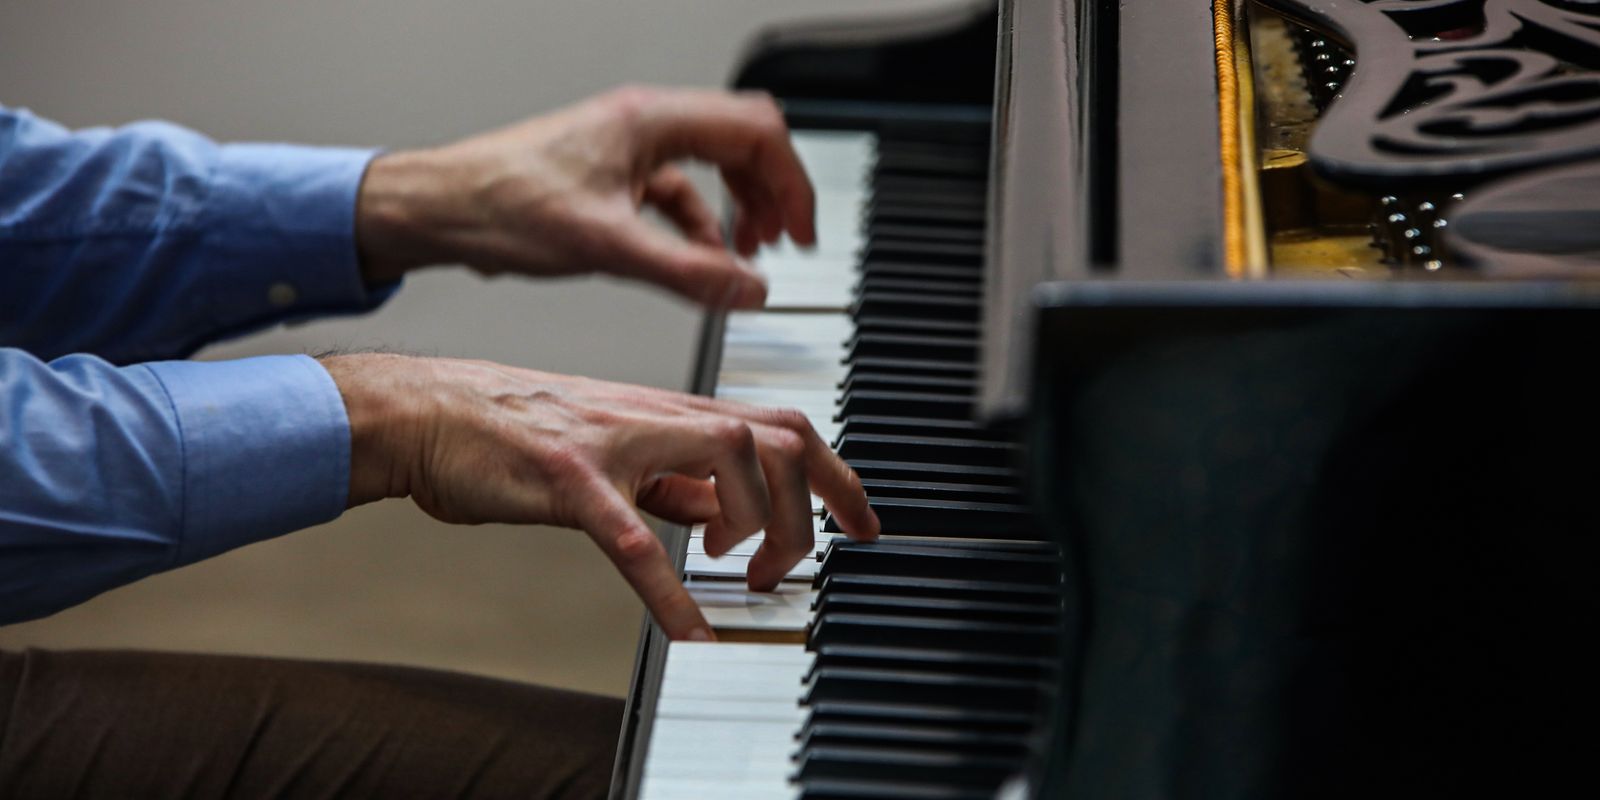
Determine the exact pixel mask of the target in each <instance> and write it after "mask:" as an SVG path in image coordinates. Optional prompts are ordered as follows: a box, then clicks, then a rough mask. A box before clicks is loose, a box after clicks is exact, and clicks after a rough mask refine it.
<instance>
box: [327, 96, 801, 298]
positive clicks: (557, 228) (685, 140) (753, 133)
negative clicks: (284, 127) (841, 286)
mask: <svg viewBox="0 0 1600 800" xmlns="http://www.w3.org/2000/svg"><path fill="white" fill-rule="evenodd" d="M683 159H697V160H701V161H706V162H710V163H711V164H714V165H715V166H716V167H717V168H718V169H719V170H720V171H721V173H722V177H723V180H724V181H725V182H726V183H727V185H728V188H729V190H730V192H731V194H732V195H733V198H734V200H735V202H736V203H737V204H738V214H737V221H736V223H735V225H734V244H735V248H736V249H737V251H738V252H739V253H740V254H743V255H744V256H747V257H748V256H750V255H752V254H753V253H754V252H755V250H756V248H757V247H758V246H759V245H760V244H761V243H762V242H768V243H771V242H776V241H777V240H778V237H779V236H780V235H782V234H783V233H785V232H787V233H788V235H789V236H790V237H791V238H792V239H794V241H795V242H796V243H797V244H800V245H811V244H813V243H814V242H815V241H816V230H815V226H814V221H813V214H814V204H815V199H814V197H813V194H812V189H811V184H810V181H809V180H808V179H807V178H806V174H805V170H804V168H803V167H802V166H801V165H800V160H799V158H798V157H797V156H796V155H795V152H794V149H793V147H791V146H790V144H789V136H788V129H787V127H786V125H785V123H784V120H783V115H782V113H781V112H780V111H779V110H778V107H777V105H776V104H775V103H774V102H773V100H772V98H770V97H768V96H766V95H763V94H730V93H727V92H720V91H706V90H664V89H647V88H632V87H630V88H623V89H618V90H615V91H612V92H609V93H607V94H604V95H601V96H599V97H596V98H593V99H590V100H587V101H585V102H582V103H578V104H577V105H574V106H571V107H569V108H566V109H563V110H560V111H556V112H554V113H551V114H548V115H545V116H540V117H535V118H533V119H530V120H527V121H525V122H522V123H519V124H516V125H513V126H511V127H508V128H504V129H502V130H498V131H493V132H491V133H486V134H483V135H480V136H476V137H472V138H469V139H465V140H462V141H460V142H456V143H454V144H450V145H446V146H444V147H439V148H435V149H428V150H416V151H401V152H396V153H390V154H386V155H382V156H379V157H378V158H376V159H374V161H373V162H372V164H371V166H370V167H369V168H368V172H367V176H366V178H365V180H364V181H363V183H362V186H361V191H360V198H359V200H358V204H357V217H356V232H357V240H358V242H359V246H360V250H361V256H362V261H363V270H364V272H365V277H366V278H367V279H368V281H370V282H374V283H377V282H384V281H387V280H392V279H395V278H398V277H399V276H400V275H401V274H402V273H404V272H406V271H407V270H410V269H412V268H415V267H419V266H424V265H427V264H439V263H464V264H467V265H468V266H470V267H472V268H474V269H476V270H477V271H479V272H482V273H486V274H494V273H502V272H514V273H521V274H524V275H571V274H576V273H581V272H589V271H603V272H610V273H614V274H617V275H622V276H626V277H631V278H636V279H640V280H645V281H648V282H651V283H654V284H657V285H660V286H662V287H665V288H667V289H669V290H671V291H674V292H677V293H678V294H680V295H683V296H684V297H687V298H689V299H691V300H693V301H696V302H698V303H701V304H703V305H707V306H716V307H731V308H755V307H759V306H760V305H761V304H762V303H763V302H764V301H765V299H766V286H765V283H764V282H763V281H762V280H761V278H760V276H759V275H757V274H756V273H755V272H754V271H753V270H751V269H750V268H749V266H748V265H746V264H745V263H744V262H743V261H742V260H741V259H739V258H738V257H736V256H735V255H734V254H733V253H730V252H728V250H727V248H726V245H725V243H724V242H723V238H722V234H721V232H720V229H719V226H718V224H717V219H716V217H715V216H714V215H713V213H712V212H711V209H710V207H709V206H708V205H707V204H706V202H705V200H704V199H703V198H701V197H700V195H699V193H698V192H696V191H695V189H694V187H693V186H692V185H691V184H690V182H689V179H688V178H687V177H686V176H685V175H684V173H683V172H682V171H681V170H680V169H679V168H678V167H677V166H675V165H674V162H677V161H680V160H683ZM646 204H648V205H650V206H653V207H654V208H656V209H657V210H658V211H660V212H661V213H662V214H664V215H665V216H666V217H667V218H668V219H670V220H671V221H672V222H673V223H674V224H675V225H676V226H677V227H678V229H679V230H680V231H681V232H682V234H683V235H682V236H681V237H679V236H674V235H673V234H671V233H669V232H667V231H664V230H661V229H660V228H658V227H656V226H654V225H651V224H650V223H649V222H648V221H647V220H645V219H644V218H643V217H641V216H640V213H639V211H640V208H641V207H642V206H643V205H646Z"/></svg>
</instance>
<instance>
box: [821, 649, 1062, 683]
mask: <svg viewBox="0 0 1600 800" xmlns="http://www.w3.org/2000/svg"><path fill="white" fill-rule="evenodd" d="M823 667H870V668H878V669H898V670H908V671H912V672H939V673H943V674H947V675H956V674H960V675H979V676H984V677H991V678H1019V679H1022V680H1031V681H1042V680H1053V679H1054V676H1055V675H1056V674H1057V670H1058V669H1059V665H1058V664H1057V662H1056V660H1055V659H1053V658H1044V657H1035V658H1022V657H1018V656H1015V655H1000V654H997V653H972V652H963V651H960V650H933V649H925V648H909V647H880V646H876V645H859V644H854V645H852V644H833V645H827V646H825V647H820V648H818V649H817V656H816V658H815V659H813V660H812V664H811V667H810V669H809V670H808V671H807V673H806V676H805V678H804V680H803V682H804V683H810V682H811V678H812V676H813V675H815V674H816V671H817V670H819V669H822V668H823Z"/></svg>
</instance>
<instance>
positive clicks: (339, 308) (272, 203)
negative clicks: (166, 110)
mask: <svg viewBox="0 0 1600 800" xmlns="http://www.w3.org/2000/svg"><path fill="white" fill-rule="evenodd" d="M221 151H222V154H221V158H220V160H219V162H218V165H217V169H216V173H215V174H214V175H213V177H212V185H211V196H210V201H209V203H208V204H207V214H208V215H209V219H208V220H207V222H206V224H205V230H206V231H207V233H206V242H205V247H206V249H207V251H208V254H207V255H208V257H207V259H206V260H207V263H210V264H214V265H216V266H215V268H216V271H217V274H216V277H217V280H216V281H215V282H214V283H211V286H212V287H214V288H213V291H212V292H208V293H207V294H208V295H210V296H209V297H208V302H209V303H211V304H212V308H213V313H214V314H216V315H217V318H216V319H215V323H216V324H217V326H218V327H219V328H220V329H223V330H227V329H230V328H234V327H239V326H245V327H248V326H252V325H256V324H259V323H260V322H262V321H264V320H278V319H286V318H294V317H301V316H310V315H315V314H326V313H330V312H333V313H338V312H363V311H369V310H371V309H373V308H375V307H377V306H378V305H380V304H382V303H383V302H384V301H385V300H387V299H388V298H389V296H390V295H392V294H393V293H394V291H395V289H396V287H397V286H398V283H391V284H387V285H384V286H380V287H368V286H367V285H366V284H365V283H364V282H363V280H362V278H361V262H360V258H359V256H358V254H357V251H356V234H355V223H356V199H357V195H358V193H359V191H360V189H361V180H362V177H363V176H364V175H365V174H366V170H367V166H368V164H370V163H371V161H372V159H373V157H374V156H375V155H376V154H377V151H375V150H363V149H348V148H337V147H305V146H300V145H288V144H229V145H224V146H222V148H221Z"/></svg>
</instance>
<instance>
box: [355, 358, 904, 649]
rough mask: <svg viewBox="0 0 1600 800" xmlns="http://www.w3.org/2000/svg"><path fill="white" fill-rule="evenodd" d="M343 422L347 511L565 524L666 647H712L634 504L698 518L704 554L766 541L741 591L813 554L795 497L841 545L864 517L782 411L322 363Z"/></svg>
mask: <svg viewBox="0 0 1600 800" xmlns="http://www.w3.org/2000/svg"><path fill="white" fill-rule="evenodd" d="M323 366H325V367H326V368H327V370H328V373H329V374H330V375H332V376H333V379H334V382H335V383H337V384H338V386H339V391H340V393H341V394H342V395H343V397H344V401H345V407H346V409H347V411H348V414H349V417H350V428H351V459H350V460H351V468H350V501H349V504H350V505H351V506H355V505H359V504H361V503H366V502H370V501H373V500H378V499H381V498H384V497H405V496H410V497H411V498H412V499H413V500H414V501H415V502H416V504H417V505H418V506H420V507H421V508H422V509H423V510H424V511H426V512H427V513H428V514H430V515H432V516H434V517H436V518H438V519H441V520H444V521H446V522H454V523H467V524H472V523H483V522H506V523H521V524H534V523H544V524H551V525H558V526H562V527H569V528H581V529H582V530H584V531H586V532H587V533H588V534H589V536H590V538H592V539H593V540H594V542H595V543H596V544H598V545H599V546H600V549H601V550H602V551H604V552H605V554H606V555H607V557H609V558H610V559H611V561H612V563H614V564H615V565H616V567H617V569H618V570H619V571H620V572H621V573H622V575H623V577H624V578H626V579H627V581H628V583H629V584H631V585H632V587H633V589H634V591H635V592H637V593H638V595H639V597H640V598H641V599H642V600H643V601H644V603H645V605H646V607H648V608H649V610H650V613H651V614H652V615H654V617H655V619H656V621H657V622H658V623H660V625H661V627H662V629H663V630H665V631H666V632H667V634H668V635H669V636H671V637H672V638H674V639H705V640H709V639H711V638H712V634H711V630H710V628H709V626H707V624H706V621H705V617H704V616H703V615H701V613H700V609H699V607H698V606H697V605H696V604H695V602H694V600H693V599H692V598H691V597H690V596H689V593H688V591H687V590H685V589H684V587H683V584H682V583H681V582H680V581H679V580H678V575H677V573H676V571H675V570H674V569H673V568H672V563H671V561H670V559H668V557H667V553H666V550H665V548H663V547H662V545H661V542H660V540H659V539H658V538H657V537H656V535H655V534H654V533H653V532H652V531H651V530H650V528H649V527H648V526H647V525H646V524H645V523H644V521H643V519H641V518H640V516H639V513H638V511H639V509H643V510H645V511H648V512H650V513H652V514H656V515H657V516H660V517H662V518H664V519H668V520H671V521H674V522H681V523H685V524H698V523H705V525H706V551H707V553H709V554H711V555H720V554H723V553H726V552H728V550H730V549H732V547H733V546H734V545H735V544H737V543H738V542H740V541H742V540H744V539H746V538H748V537H749V536H750V535H751V534H753V533H755V532H757V531H759V530H765V531H766V539H765V541H764V542H763V543H762V545H761V546H760V547H759V548H758V549H757V550H756V554H755V556H754V557H753V558H752V559H751V560H750V572H749V576H748V578H749V585H750V587H751V588H752V589H754V590H757V591H768V590H771V589H772V588H774V587H775V586H777V584H778V581H780V580H781V579H782V578H783V576H784V575H785V574H786V573H787V572H788V571H789V569H790V568H792V567H793V566H794V565H795V564H796V563H798V562H799V561H800V559H801V558H804V557H806V556H808V555H810V554H811V553H812V552H813V548H814V538H813V531H812V525H811V499H810V493H811V492H815V493H816V494H817V495H818V496H820V497H822V499H823V501H824V502H825V503H826V504H827V506H828V508H829V510H830V511H831V512H832V513H833V514H834V516H835V517H836V518H837V519H838V520H839V522H840V525H841V526H842V527H843V528H844V529H845V531H846V533H847V534H848V535H850V536H851V537H852V538H855V539H858V540H862V541H870V540H872V539H875V538H876V537H877V535H878V519H877V516H876V515H875V514H874V513H873V512H872V509H871V507H869V506H868V504H867V498H866V494H865V493H864V492H863V491H862V488H861V481H860V479H859V478H858V477H857V476H856V474H855V472H854V471H853V470H851V469H850V467H849V466H848V465H846V464H845V463H844V462H843V461H842V460H840V459H839V457H838V456H837V455H835V454H834V453H833V451H832V450H831V449H829V447H828V446H827V445H826V444H825V443H824V442H823V441H822V439H821V438H820V437H819V436H818V435H817V433H816V431H815V430H813V429H812V427H811V424H810V423H809V422H807V421H806V419H805V417H804V416H803V415H801V414H800V413H798V412H795V411H788V410H780V409H769V408H760V407H756V406H747V405H743V404H738V403H732V402H728V401H723V400H715V399H712V398H706V397H696V396H693V395H686V394H680V393H677V392H669V391H665V390H661V389H651V388H646V387H641V386H629V385H625V384H617V383H609V382H606V381H598V380H591V379H587V378H578V377H570V376H564V375H553V374H549V373H543V372H535V371H532V370H525V369H517V368H514V367H507V366H503V365H499V364H494V363H490V362H484V361H457V360H449V359H432V358H412V357H407V356H397V355H376V354H373V355H349V356H332V357H328V358H325V359H323Z"/></svg>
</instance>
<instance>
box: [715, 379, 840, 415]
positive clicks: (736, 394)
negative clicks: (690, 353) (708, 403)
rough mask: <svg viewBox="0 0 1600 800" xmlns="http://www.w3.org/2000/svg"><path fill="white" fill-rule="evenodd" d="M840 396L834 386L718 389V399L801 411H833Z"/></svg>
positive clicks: (723, 387) (731, 385) (731, 387)
mask: <svg viewBox="0 0 1600 800" xmlns="http://www.w3.org/2000/svg"><path fill="white" fill-rule="evenodd" d="M838 395H839V389H838V388H837V387H834V386H825V387H819V388H815V389H809V388H799V389H797V388H774V387H768V386H740V385H738V384H729V385H726V386H718V387H717V396H718V397H726V398H728V399H730V400H739V401H741V402H748V403H751V404H752V405H766V406H772V405H778V406H790V407H793V408H801V409H808V408H809V409H818V410H825V409H832V408H833V407H834V406H835V405H837V404H838V402H839V397H838Z"/></svg>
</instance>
